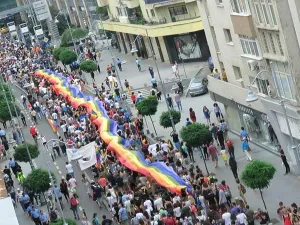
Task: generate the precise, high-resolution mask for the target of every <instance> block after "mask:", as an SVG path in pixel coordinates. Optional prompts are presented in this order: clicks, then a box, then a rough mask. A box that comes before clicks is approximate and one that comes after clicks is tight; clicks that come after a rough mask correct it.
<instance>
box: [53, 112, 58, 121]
mask: <svg viewBox="0 0 300 225" xmlns="http://www.w3.org/2000/svg"><path fill="white" fill-rule="evenodd" d="M52 119H53V120H55V121H56V120H57V113H56V112H53V113H52Z"/></svg>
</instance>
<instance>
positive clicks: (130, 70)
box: [1, 51, 300, 225]
mask: <svg viewBox="0 0 300 225" xmlns="http://www.w3.org/2000/svg"><path fill="white" fill-rule="evenodd" d="M108 54H109V52H108V51H106V52H104V53H103V54H102V58H103V61H100V64H101V65H102V66H101V67H102V69H103V66H104V65H106V64H107V63H108V62H109V61H110V57H109V56H108ZM122 57H123V56H122ZM123 58H125V59H127V62H126V63H125V64H124V66H123V68H124V71H122V72H121V73H120V76H122V77H121V80H124V79H127V78H128V79H129V82H130V84H131V85H132V86H133V87H135V88H143V83H144V81H145V79H144V78H143V79H141V77H140V75H141V74H139V72H138V71H136V70H135V69H136V68H135V67H134V66H135V62H134V60H133V59H132V57H131V56H128V55H126V56H124V57H123ZM128 58H129V59H130V60H128ZM146 62H147V64H148V63H150V62H151V61H149V59H148V60H147V61H145V64H146ZM145 64H144V65H145ZM147 64H146V65H147ZM188 66H189V65H188V64H187V65H186V67H188ZM190 66H191V67H193V68H192V69H191V70H189V71H190V72H189V73H190V74H189V77H192V76H193V75H192V74H195V72H196V69H195V64H191V65H190ZM198 69H199V68H198V65H197V70H198ZM162 71H164V72H163V73H164V77H170V76H172V75H171V72H170V70H169V69H168V67H167V66H164V67H163V68H162ZM147 72H148V71H145V72H143V75H145V76H147V75H149V74H147ZM105 73H106V72H104V71H102V72H101V73H100V74H98V76H96V83H97V84H101V83H102V82H103V80H104V78H105ZM86 75H87V74H86ZM87 78H88V80H89V81H90V78H89V77H87ZM149 80H150V76H149ZM21 93H22V92H21V91H20V90H19V89H17V88H14V94H15V96H16V98H17V99H20V96H21ZM145 94H146V92H145ZM213 103H214V102H213V101H212V100H211V99H210V97H209V95H208V94H206V95H202V96H198V97H193V98H191V97H185V96H183V97H182V106H183V111H182V112H181V115H182V117H181V122H180V123H179V124H177V125H176V130H177V131H179V130H180V129H181V127H182V126H184V125H185V119H186V118H188V117H189V111H188V110H189V108H190V107H192V108H193V109H194V110H195V113H196V117H197V121H198V122H201V123H205V122H206V121H205V119H204V116H203V113H202V108H203V106H204V105H206V106H207V107H208V108H209V109H212V107H213ZM220 106H221V109H223V106H222V105H221V104H220ZM132 110H133V112H134V111H135V110H134V108H132ZM166 110H167V107H166V104H165V102H164V101H162V102H161V103H159V106H158V110H157V113H156V114H155V115H154V116H153V117H152V118H153V121H154V125H155V127H156V130H157V133H158V135H159V136H161V137H164V138H165V139H169V138H170V136H169V135H170V133H171V131H172V129H171V128H168V129H164V128H162V127H160V126H159V116H160V115H161V113H162V112H163V111H166ZM223 111H224V109H223ZM225 116H226V115H225ZM146 120H147V124H148V127H149V128H148V129H149V130H150V132H151V133H154V132H153V128H152V124H151V122H150V120H149V119H146ZM212 120H213V121H216V119H215V118H214V117H213V118H212ZM38 122H39V124H38V125H37V128H38V131H39V133H40V134H41V135H45V136H46V138H47V140H50V139H55V138H57V136H56V134H54V133H53V131H52V129H51V127H50V125H49V124H48V123H47V122H46V120H45V119H43V120H39V121H38ZM24 133H25V139H26V141H28V142H30V143H33V139H32V137H31V135H30V133H29V128H28V127H27V128H26V127H25V128H24ZM229 137H230V139H231V140H232V141H233V143H234V145H235V155H236V157H237V162H238V168H239V173H241V171H242V170H243V168H244V166H245V165H246V164H247V161H246V158H245V155H244V153H243V152H242V150H241V142H240V139H239V137H237V136H236V135H234V134H229ZM251 147H252V152H251V155H252V157H253V159H263V160H265V161H267V162H270V163H272V164H273V165H274V166H275V167H276V168H277V173H276V174H275V177H274V179H273V180H272V182H271V184H270V187H269V188H268V189H266V190H264V191H263V194H264V197H265V201H266V204H267V207H268V210H269V213H270V217H271V219H278V218H277V214H276V210H277V208H278V203H279V202H280V201H283V202H284V204H286V205H290V204H291V203H293V202H296V203H297V202H300V195H298V194H297V193H298V189H299V188H298V187H299V185H300V181H299V179H298V177H296V176H294V175H286V176H284V175H283V174H284V168H283V167H282V165H281V159H280V158H279V157H278V156H277V155H274V154H272V153H270V152H268V151H266V150H265V149H262V148H259V147H258V146H255V145H254V144H251ZM39 149H40V151H41V154H40V156H39V157H38V158H36V159H35V160H34V161H35V164H36V165H37V166H38V167H40V168H42V169H47V163H48V162H50V163H49V166H50V169H51V171H53V172H54V174H55V176H56V178H57V180H60V179H61V178H62V177H63V176H65V174H66V171H65V162H66V161H67V159H66V158H65V157H61V158H58V159H57V160H56V162H55V163H53V162H52V159H51V157H50V156H49V152H47V151H45V150H44V149H43V147H41V146H40V147H39ZM194 156H195V159H196V163H195V165H199V166H200V167H201V168H202V169H203V170H205V167H204V164H203V161H202V159H201V157H200V152H197V151H195V153H194ZM22 165H23V164H22ZM207 166H208V170H209V171H210V172H214V173H216V177H217V178H218V180H219V181H221V180H226V182H227V184H228V185H229V186H230V188H231V189H232V193H233V196H238V191H237V185H236V183H235V180H234V177H233V175H232V173H231V170H230V169H229V167H227V166H225V164H224V162H222V161H221V158H219V167H220V168H219V169H215V168H214V166H213V163H212V162H211V161H207ZM1 167H2V168H3V167H4V164H3V163H2V164H1ZM73 167H74V169H75V177H76V179H77V181H78V182H79V187H78V194H79V197H80V198H79V203H80V206H81V209H83V208H84V209H85V211H86V213H87V216H88V218H91V217H92V214H93V213H94V212H97V213H98V216H99V218H101V217H102V215H103V214H105V215H110V214H109V212H108V211H107V210H103V209H101V210H100V209H99V207H98V206H97V205H96V203H94V202H93V201H92V200H91V199H90V198H89V197H88V196H87V194H86V191H85V187H84V186H83V184H82V183H81V173H82V172H81V171H79V168H78V166H76V165H73ZM23 169H24V172H25V174H26V173H28V172H30V167H29V165H23ZM87 172H88V174H89V170H88V171H87ZM246 199H247V201H248V203H249V205H250V206H251V208H253V209H254V210H257V208H263V203H262V201H261V198H260V194H259V192H258V191H253V190H250V189H247V193H246ZM65 204H67V203H66V202H65ZM16 212H17V216H18V219H19V221H20V224H22V225H29V224H32V222H31V221H30V220H29V219H28V218H27V217H26V216H25V215H24V213H23V212H22V211H21V209H20V207H19V208H18V209H16ZM64 214H65V216H66V217H67V218H73V214H72V212H71V211H70V210H69V208H68V207H66V208H65V210H64ZM81 215H82V212H81ZM277 222H278V221H276V220H273V224H275V223H277Z"/></svg>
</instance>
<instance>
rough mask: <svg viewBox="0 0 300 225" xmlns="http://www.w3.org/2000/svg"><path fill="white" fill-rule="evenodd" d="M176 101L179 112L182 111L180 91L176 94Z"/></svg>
mask: <svg viewBox="0 0 300 225" xmlns="http://www.w3.org/2000/svg"><path fill="white" fill-rule="evenodd" d="M174 100H175V102H176V104H177V108H178V111H182V104H181V97H180V95H179V93H178V91H176V92H175V96H174Z"/></svg>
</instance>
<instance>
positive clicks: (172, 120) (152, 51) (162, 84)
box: [131, 29, 176, 133]
mask: <svg viewBox="0 0 300 225" xmlns="http://www.w3.org/2000/svg"><path fill="white" fill-rule="evenodd" d="M145 31H146V36H147V40H148V44H149V47H150V49H151V53H152V59H153V61H154V65H155V68H156V70H157V74H158V77H159V80H160V82H161V86H162V92H163V95H164V98H165V101H166V104H167V108H168V112H169V117H170V120H171V124H172V129H173V132H174V133H176V128H175V124H174V119H173V116H172V114H171V112H170V110H171V109H170V106H169V104H168V101H167V95H166V87H165V83H164V81H163V80H162V79H161V76H160V71H159V69H158V65H157V62H156V58H155V53H154V50H153V47H152V44H151V40H150V37H149V35H148V31H147V29H145ZM139 36H144V35H138V36H137V37H136V38H135V40H134V41H133V42H132V43H131V44H132V45H133V46H134V44H135V42H136V40H137V39H138V37H139ZM137 51H138V50H137V49H136V48H134V47H133V48H132V49H131V53H135V52H137Z"/></svg>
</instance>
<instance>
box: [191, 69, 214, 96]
mask: <svg viewBox="0 0 300 225" xmlns="http://www.w3.org/2000/svg"><path fill="white" fill-rule="evenodd" d="M209 74H211V72H210V69H209V67H203V68H201V69H200V71H199V72H198V73H197V74H196V76H195V77H194V78H192V79H191V81H190V84H189V88H188V93H189V94H190V95H191V97H194V96H196V95H201V94H206V93H207V92H208V88H207V85H208V80H207V75H209Z"/></svg>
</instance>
